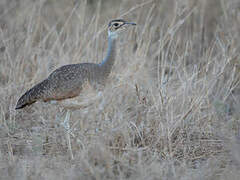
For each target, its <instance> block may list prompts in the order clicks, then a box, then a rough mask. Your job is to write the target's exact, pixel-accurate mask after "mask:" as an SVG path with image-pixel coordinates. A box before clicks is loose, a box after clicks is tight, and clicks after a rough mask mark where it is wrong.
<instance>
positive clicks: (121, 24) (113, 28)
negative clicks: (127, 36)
mask: <svg viewBox="0 0 240 180" xmlns="http://www.w3.org/2000/svg"><path fill="white" fill-rule="evenodd" d="M135 25H136V23H133V22H127V21H125V20H123V19H115V20H112V21H110V22H109V24H108V36H110V37H112V38H117V37H118V34H120V33H121V32H123V30H125V29H126V28H127V27H129V26H135Z"/></svg>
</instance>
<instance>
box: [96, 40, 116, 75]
mask: <svg viewBox="0 0 240 180" xmlns="http://www.w3.org/2000/svg"><path fill="white" fill-rule="evenodd" d="M116 54H117V52H116V38H114V37H111V36H108V50H107V55H106V57H105V58H104V59H103V61H102V62H101V63H100V64H99V67H100V69H101V71H102V73H103V76H105V77H106V76H108V75H109V74H110V72H111V70H112V66H113V64H114V62H115V57H116Z"/></svg>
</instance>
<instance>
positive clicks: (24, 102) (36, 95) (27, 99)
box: [15, 81, 46, 109]
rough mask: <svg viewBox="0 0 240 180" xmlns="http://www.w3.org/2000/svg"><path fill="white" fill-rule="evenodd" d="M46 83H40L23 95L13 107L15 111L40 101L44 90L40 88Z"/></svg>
mask: <svg viewBox="0 0 240 180" xmlns="http://www.w3.org/2000/svg"><path fill="white" fill-rule="evenodd" d="M45 83H46V82H44V81H43V82H40V83H39V84H37V85H35V86H34V87H32V88H31V89H29V90H28V91H27V92H26V93H25V94H23V95H22V96H21V97H20V98H19V100H18V102H17V105H16V107H15V109H21V108H24V107H25V106H28V105H31V104H33V103H35V102H36V101H37V100H39V99H41V96H42V95H43V94H44V91H43V90H44V89H43V88H42V86H43V85H44V84H45Z"/></svg>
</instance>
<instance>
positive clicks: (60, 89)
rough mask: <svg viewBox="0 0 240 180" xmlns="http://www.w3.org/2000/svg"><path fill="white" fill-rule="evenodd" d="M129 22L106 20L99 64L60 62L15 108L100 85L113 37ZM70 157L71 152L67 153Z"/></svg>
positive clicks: (112, 51) (112, 49)
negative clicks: (104, 52)
mask: <svg viewBox="0 0 240 180" xmlns="http://www.w3.org/2000/svg"><path fill="white" fill-rule="evenodd" d="M129 25H136V24H135V23H132V22H126V21H125V20H122V19H115V20H112V21H110V22H109V24H108V49H107V55H106V57H105V58H104V59H103V61H102V62H101V63H99V64H95V63H80V64H69V65H65V66H62V67H60V68H58V69H56V70H55V71H53V72H52V73H51V74H50V75H49V76H48V77H47V78H46V79H45V80H43V81H42V82H40V83H38V84H36V85H35V86H33V87H32V88H31V89H29V90H28V91H27V92H26V93H25V94H23V95H22V96H21V97H20V99H19V100H18V102H17V105H16V108H15V109H21V108H24V107H26V106H28V105H31V104H33V103H35V102H36V101H44V102H47V101H61V100H64V99H69V98H73V97H76V96H78V95H80V94H81V92H83V91H84V87H85V86H84V85H85V84H90V85H91V86H92V87H93V88H96V87H97V86H98V85H100V86H101V87H102V86H104V84H105V81H106V79H107V77H108V76H109V74H110V72H111V70H112V66H113V64H114V61H115V58H116V51H117V47H116V41H117V38H118V36H119V34H121V32H123V30H124V29H125V28H126V27H128V26H129ZM69 118H70V112H69V110H67V114H66V117H65V120H64V122H66V126H64V127H65V128H66V129H67V130H68V131H70V127H69ZM67 137H68V145H69V150H70V153H71V143H70V135H69V133H68V136H67ZM71 157H72V158H73V154H72V153H71Z"/></svg>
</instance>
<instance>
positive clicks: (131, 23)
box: [125, 22, 137, 26]
mask: <svg viewBox="0 0 240 180" xmlns="http://www.w3.org/2000/svg"><path fill="white" fill-rule="evenodd" d="M125 24H130V25H133V26H136V25H137V24H136V23H134V22H125Z"/></svg>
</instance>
